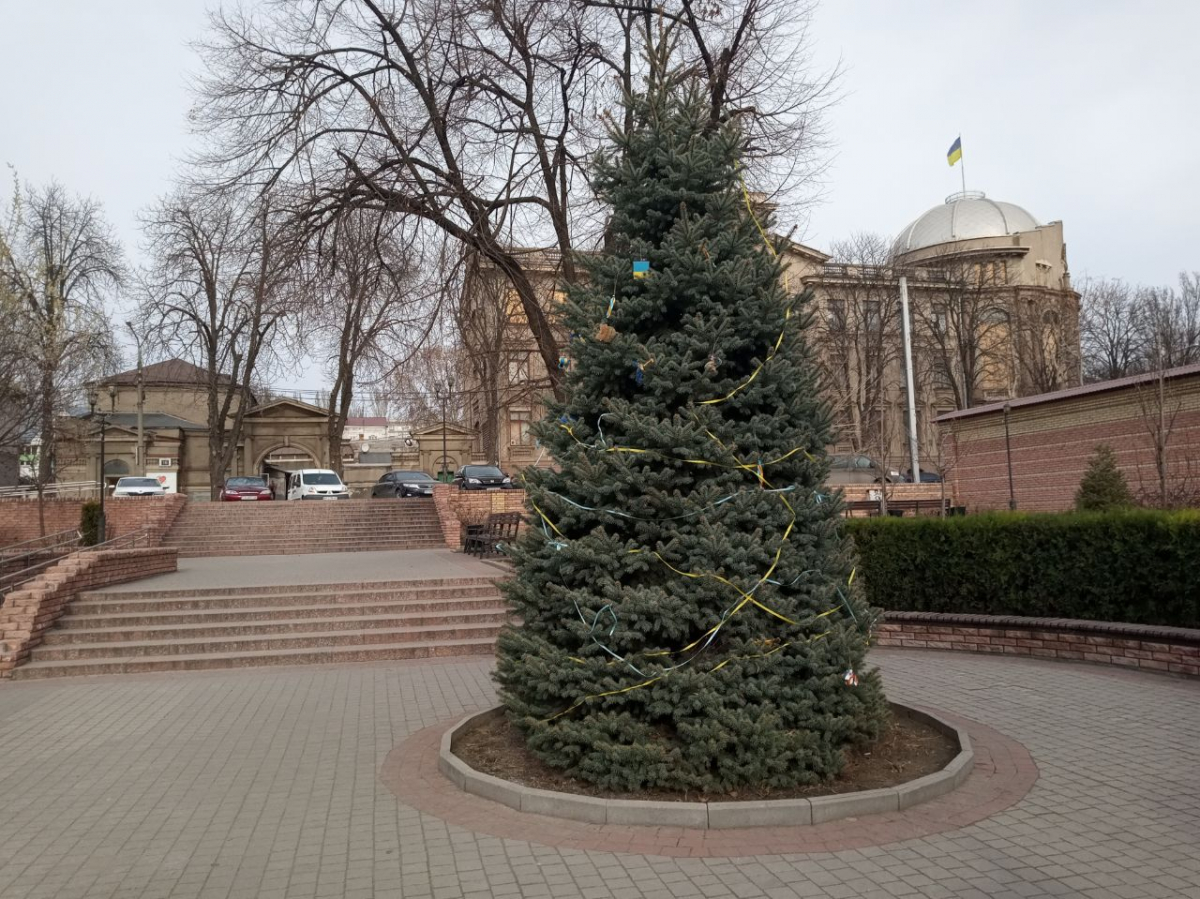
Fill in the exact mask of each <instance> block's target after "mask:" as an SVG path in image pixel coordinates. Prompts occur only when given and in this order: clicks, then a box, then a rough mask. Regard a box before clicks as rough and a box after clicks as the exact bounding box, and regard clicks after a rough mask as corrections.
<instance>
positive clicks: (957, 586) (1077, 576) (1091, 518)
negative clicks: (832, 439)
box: [848, 510, 1200, 628]
mask: <svg viewBox="0 0 1200 899" xmlns="http://www.w3.org/2000/svg"><path fill="white" fill-rule="evenodd" d="M848 529H849V531H850V533H851V534H852V536H853V537H854V540H855V542H856V544H857V545H858V550H859V554H860V557H861V561H860V565H859V574H860V575H861V576H862V578H863V580H864V582H865V584H866V590H867V596H868V599H869V600H870V601H871V603H872V605H875V606H879V607H881V608H883V609H890V610H894V611H921V612H956V613H974V614H981V615H1025V616H1032V617H1046V618H1083V619H1089V620H1097V621H1121V622H1128V623H1132V624H1153V625H1167V626H1174V627H1191V628H1195V627H1200V513H1198V512H1195V511H1191V512H1160V511H1151V510H1130V511H1122V512H1110V513H1103V514H1101V513H1067V514H1062V515H1022V514H1004V513H1001V514H992V515H978V516H971V517H966V518H924V519H878V518H876V519H860V520H853V521H850V522H848Z"/></svg>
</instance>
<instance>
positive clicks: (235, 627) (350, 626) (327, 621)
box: [41, 603, 508, 646]
mask: <svg viewBox="0 0 1200 899" xmlns="http://www.w3.org/2000/svg"><path fill="white" fill-rule="evenodd" d="M268 611H273V610H268ZM342 611H343V612H345V611H346V610H344V609H343V610H342ZM201 618H202V620H201V621H198V622H182V623H168V622H164V621H157V622H152V623H150V624H130V623H129V622H128V621H125V620H122V619H121V618H120V617H116V618H111V617H110V618H105V617H101V616H97V617H94V618H91V619H90V620H89V623H88V625H87V626H86V627H81V626H78V625H77V626H75V627H65V628H54V629H52V630H50V631H49V632H48V633H46V634H45V636H43V638H42V644H41V645H42V646H65V645H70V644H80V643H83V644H96V643H130V642H147V643H153V642H158V641H166V640H212V639H217V638H224V637H262V636H272V635H277V634H307V633H331V632H335V631H368V630H381V629H387V628H393V629H404V628H419V627H449V626H452V625H453V626H464V625H465V626H485V625H491V626H495V627H499V626H500V625H502V624H504V622H505V621H506V620H507V618H508V611H507V609H506V608H505V607H504V606H501V605H496V604H494V603H493V604H491V605H487V606H480V607H478V608H471V609H459V610H447V611H430V610H416V611H408V610H407V609H406V608H405V607H403V606H400V607H397V608H396V609H393V610H392V611H391V612H385V613H382V614H374V615H360V614H342V615H338V616H337V617H323V618H317V617H309V616H302V617H299V618H294V617H293V618H283V617H274V618H268V619H266V620H258V619H250V620H230V618H229V616H228V613H226V614H220V615H217V614H209V615H206V616H201Z"/></svg>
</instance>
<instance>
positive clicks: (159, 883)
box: [0, 650, 1200, 899]
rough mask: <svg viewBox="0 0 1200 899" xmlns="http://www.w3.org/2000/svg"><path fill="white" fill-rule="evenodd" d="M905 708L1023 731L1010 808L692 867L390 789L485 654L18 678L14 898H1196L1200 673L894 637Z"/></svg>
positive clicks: (8, 861)
mask: <svg viewBox="0 0 1200 899" xmlns="http://www.w3.org/2000/svg"><path fill="white" fill-rule="evenodd" d="M872 659H873V660H874V661H875V662H877V663H878V664H879V665H880V666H881V667H882V669H883V671H884V674H885V677H886V679H887V683H888V686H889V693H890V695H891V696H892V697H893V698H896V699H900V700H903V701H911V702H915V703H923V704H927V705H930V706H935V707H939V708H942V709H945V710H947V711H951V712H955V713H958V714H961V715H964V716H967V717H970V718H974V719H976V720H979V721H982V722H984V723H987V724H989V725H991V726H993V727H996V728H998V729H999V730H1001V731H1003V732H1004V733H1006V734H1008V735H1009V736H1011V737H1013V738H1015V739H1017V740H1019V741H1021V742H1022V743H1024V744H1025V746H1026V747H1027V748H1028V749H1029V750H1030V752H1031V753H1032V754H1033V757H1034V759H1035V760H1036V762H1037V764H1038V766H1039V769H1040V777H1039V779H1038V781H1037V783H1036V784H1035V785H1034V787H1033V789H1032V790H1031V791H1030V792H1029V794H1028V795H1027V796H1026V797H1025V798H1024V799H1023V800H1021V801H1020V802H1019V803H1017V804H1016V805H1015V806H1013V807H1012V808H1009V809H1008V810H1006V811H1004V812H1002V813H999V814H997V815H994V816H993V817H991V818H988V819H985V820H983V821H981V822H979V823H977V824H973V825H970V826H967V827H964V828H962V829H960V830H954V831H948V832H945V833H941V834H937V835H934V836H930V837H927V838H924V839H914V840H908V841H902V842H898V843H893V844H889V845H885V846H880V847H878V848H873V849H858V850H848V851H844V852H829V853H822V854H812V855H801V854H796V855H775V856H762V857H750V858H737V859H676V858H663V857H654V856H639V855H635V854H614V853H605V852H585V851H579V850H568V849H555V848H551V847H546V846H541V845H537V844H531V843H525V842H521V841H516V840H503V839H499V838H496V837H491V836H486V835H481V834H476V833H472V832H469V831H466V830H463V829H461V828H458V827H455V826H451V825H447V824H445V823H444V822H442V821H440V820H439V819H437V818H434V817H432V816H428V815H423V814H422V813H420V812H417V811H415V810H413V809H410V808H408V807H406V806H404V805H401V804H400V803H399V802H398V801H397V800H396V799H395V797H394V796H393V795H392V794H391V793H390V792H389V791H388V790H387V789H386V787H384V786H383V785H382V784H381V783H380V781H379V778H378V771H379V767H380V765H381V763H382V762H383V759H384V758H385V756H386V755H387V753H388V752H389V751H390V750H391V749H392V747H393V746H394V745H395V744H396V743H398V742H400V741H401V740H402V739H404V738H405V737H406V736H408V735H409V734H411V733H414V732H415V731H417V730H419V729H421V728H424V727H427V726H429V725H432V724H435V723H437V722H439V721H443V720H446V719H449V718H453V717H455V716H458V715H461V714H463V713H464V712H466V711H469V710H472V709H476V708H481V707H485V706H487V705H490V704H492V702H493V701H494V693H493V689H492V685H491V681H490V679H489V669H490V665H489V663H488V662H486V661H482V660H475V659H470V660H461V661H460V660H451V661H444V662H442V661H434V662H420V663H388V664H378V665H357V666H336V667H335V666H329V667H309V668H290V669H269V670H265V669H251V670H244V671H228V672H202V673H187V674H162V675H154V676H123V677H121V676H118V677H108V678H79V679H64V680H55V681H30V682H24V683H12V682H6V683H0V800H2V802H3V805H2V812H0V896H2V897H4V899H26V897H29V899H43V897H45V899H50V897H63V899H67V897H87V899H101V897H129V899H132V897H148V899H168V897H170V899H173V897H212V899H217V897H230V899H243V897H245V899H249V897H255V899H284V897H347V899H358V897H362V899H367V897H376V896H379V897H384V896H397V897H413V899H416V897H435V899H467V897H487V896H499V897H504V896H512V897H529V899H534V897H554V899H558V897H585V899H604V897H613V899H635V897H648V899H685V897H725V896H731V897H738V899H754V897H770V899H780V897H793V896H795V897H832V899H850V897H864V899H874V897H879V899H890V897H903V896H921V897H931V899H938V897H947V899H949V897H954V899H980V897H1008V899H1025V897H1044V896H1082V897H1090V899H1102V897H1103V899H1142V897H1195V899H1200V684H1197V683H1195V682H1188V681H1180V680H1171V679H1167V678H1163V677H1158V676H1154V675H1148V674H1138V673H1135V672H1126V671H1122V670H1116V669H1106V668H1099V667H1088V666H1083V665H1072V664H1065V663H1054V662H1038V661H1031V660H1024V659H1013V658H991V657H986V656H972V655H966V654H953V653H932V652H908V651H903V652H902V651H897V650H886V651H876V652H875V653H874V654H873V655H872Z"/></svg>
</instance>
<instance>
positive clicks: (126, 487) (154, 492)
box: [112, 478, 167, 496]
mask: <svg viewBox="0 0 1200 899" xmlns="http://www.w3.org/2000/svg"><path fill="white" fill-rule="evenodd" d="M166 492H167V490H166V488H165V487H163V485H162V484H160V483H159V482H158V480H157V479H156V478H121V479H120V480H119V481H117V486H116V487H114V488H113V492H112V495H113V496H163V495H164V494H166Z"/></svg>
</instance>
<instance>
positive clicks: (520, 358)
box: [508, 353, 529, 384]
mask: <svg viewBox="0 0 1200 899" xmlns="http://www.w3.org/2000/svg"><path fill="white" fill-rule="evenodd" d="M528 380H529V354H528V353H509V354H508V383H509V384H524V383H526V382H527V381H528Z"/></svg>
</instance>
